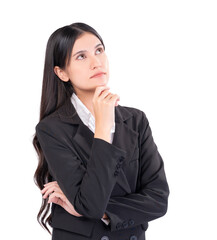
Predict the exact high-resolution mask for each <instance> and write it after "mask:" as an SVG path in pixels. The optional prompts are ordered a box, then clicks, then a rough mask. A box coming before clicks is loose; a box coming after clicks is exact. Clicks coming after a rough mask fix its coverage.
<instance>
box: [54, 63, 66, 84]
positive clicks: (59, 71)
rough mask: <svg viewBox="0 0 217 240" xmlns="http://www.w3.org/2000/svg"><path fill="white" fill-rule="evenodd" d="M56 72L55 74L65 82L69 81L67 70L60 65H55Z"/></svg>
mask: <svg viewBox="0 0 217 240" xmlns="http://www.w3.org/2000/svg"><path fill="white" fill-rule="evenodd" d="M54 72H55V74H56V75H57V76H58V77H59V78H60V79H61V80H62V81H64V82H68V81H69V77H68V75H67V74H66V72H65V71H64V70H62V69H61V68H60V67H58V66H55V67H54Z"/></svg>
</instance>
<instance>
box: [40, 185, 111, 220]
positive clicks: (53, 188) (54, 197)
mask: <svg viewBox="0 0 217 240" xmlns="http://www.w3.org/2000/svg"><path fill="white" fill-rule="evenodd" d="M44 186H45V187H44V189H42V190H41V193H42V194H44V195H43V198H44V199H45V198H47V197H48V195H49V200H48V203H50V202H53V203H55V204H58V205H60V206H61V207H62V208H64V209H65V210H66V211H67V212H68V213H70V214H72V215H74V216H76V217H81V216H83V215H81V214H79V213H78V212H76V211H75V209H74V206H73V205H72V204H71V203H70V202H69V200H68V199H67V198H66V196H65V194H64V193H63V192H62V190H61V188H60V187H59V185H58V183H57V181H53V182H49V183H47V184H44ZM103 218H104V219H106V218H108V217H107V215H106V214H104V215H103Z"/></svg>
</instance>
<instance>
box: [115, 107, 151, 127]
mask: <svg viewBox="0 0 217 240" xmlns="http://www.w3.org/2000/svg"><path fill="white" fill-rule="evenodd" d="M118 108H119V111H120V112H121V114H122V116H128V117H127V118H126V122H128V123H129V122H130V125H132V126H136V128H139V129H140V128H144V126H145V125H148V124H149V122H148V118H147V116H146V113H145V112H144V111H143V110H141V109H139V108H136V107H130V106H122V105H118Z"/></svg>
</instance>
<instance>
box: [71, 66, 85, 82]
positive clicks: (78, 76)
mask: <svg viewBox="0 0 217 240" xmlns="http://www.w3.org/2000/svg"><path fill="white" fill-rule="evenodd" d="M84 69H85V66H83V65H82V64H81V65H77V66H76V67H74V68H73V69H72V70H71V73H70V75H71V80H72V81H73V82H75V83H81V82H83V81H84V80H85V79H86V78H87V74H88V72H87V71H85V70H84Z"/></svg>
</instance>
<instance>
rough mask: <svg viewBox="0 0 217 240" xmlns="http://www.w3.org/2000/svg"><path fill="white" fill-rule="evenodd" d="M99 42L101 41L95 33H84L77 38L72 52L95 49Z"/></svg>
mask: <svg viewBox="0 0 217 240" xmlns="http://www.w3.org/2000/svg"><path fill="white" fill-rule="evenodd" d="M99 43H101V41H100V40H99V38H97V37H96V36H95V35H94V34H92V33H83V34H82V35H81V36H80V37H79V38H78V39H76V41H75V43H74V46H73V50H72V52H73V53H75V52H77V51H80V50H93V48H94V47H95V46H96V45H97V44H99Z"/></svg>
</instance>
